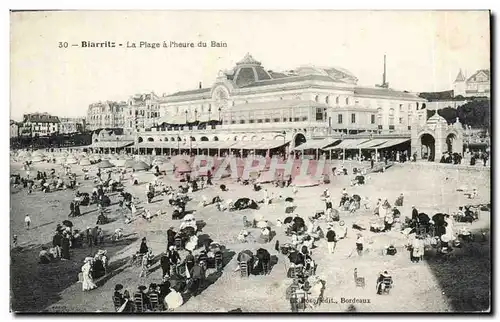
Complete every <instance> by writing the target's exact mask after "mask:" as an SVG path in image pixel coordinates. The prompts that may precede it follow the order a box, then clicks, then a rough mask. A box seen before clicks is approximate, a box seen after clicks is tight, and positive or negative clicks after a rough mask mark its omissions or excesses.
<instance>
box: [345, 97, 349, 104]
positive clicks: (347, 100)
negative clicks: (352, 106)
mask: <svg viewBox="0 0 500 322" xmlns="http://www.w3.org/2000/svg"><path fill="white" fill-rule="evenodd" d="M345 105H349V97H346V98H345Z"/></svg>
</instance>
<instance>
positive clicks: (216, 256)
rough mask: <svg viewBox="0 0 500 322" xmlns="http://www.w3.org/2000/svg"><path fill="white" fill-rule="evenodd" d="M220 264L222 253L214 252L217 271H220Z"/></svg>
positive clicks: (221, 263) (221, 262)
mask: <svg viewBox="0 0 500 322" xmlns="http://www.w3.org/2000/svg"><path fill="white" fill-rule="evenodd" d="M222 265H223V259H222V253H216V254H215V269H217V271H218V272H220V271H222Z"/></svg>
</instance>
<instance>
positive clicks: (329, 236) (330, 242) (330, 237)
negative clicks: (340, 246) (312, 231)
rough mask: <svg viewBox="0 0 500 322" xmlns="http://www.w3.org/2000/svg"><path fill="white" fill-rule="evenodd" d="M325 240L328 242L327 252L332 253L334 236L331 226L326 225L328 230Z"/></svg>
mask: <svg viewBox="0 0 500 322" xmlns="http://www.w3.org/2000/svg"><path fill="white" fill-rule="evenodd" d="M326 240H327V242H328V252H329V253H330V254H333V252H334V250H335V245H336V236H335V232H334V231H333V229H332V227H331V226H328V232H327V233H326Z"/></svg>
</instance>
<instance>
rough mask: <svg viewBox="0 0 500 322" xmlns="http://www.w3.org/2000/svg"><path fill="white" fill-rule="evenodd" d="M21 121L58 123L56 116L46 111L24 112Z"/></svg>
mask: <svg viewBox="0 0 500 322" xmlns="http://www.w3.org/2000/svg"><path fill="white" fill-rule="evenodd" d="M23 121H24V122H31V123H60V121H59V118H58V117H57V116H52V115H50V114H47V113H33V114H25V115H24V117H23Z"/></svg>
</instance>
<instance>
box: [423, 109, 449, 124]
mask: <svg viewBox="0 0 500 322" xmlns="http://www.w3.org/2000/svg"><path fill="white" fill-rule="evenodd" d="M427 124H428V125H433V124H442V125H448V122H447V121H446V119H445V118H444V117H442V116H441V115H439V114H438V113H437V112H436V113H435V114H434V115H433V116H432V117H430V118H429V119H428V120H427Z"/></svg>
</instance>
